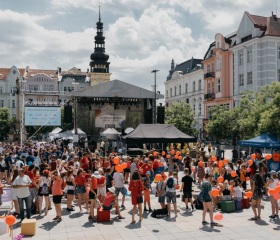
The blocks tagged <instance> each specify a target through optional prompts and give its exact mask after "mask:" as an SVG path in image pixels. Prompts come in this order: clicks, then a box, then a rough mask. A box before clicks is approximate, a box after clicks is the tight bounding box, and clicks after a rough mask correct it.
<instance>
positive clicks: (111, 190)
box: [108, 187, 116, 193]
mask: <svg viewBox="0 0 280 240" xmlns="http://www.w3.org/2000/svg"><path fill="white" fill-rule="evenodd" d="M108 190H109V191H110V192H111V193H115V192H116V189H115V188H114V187H110V188H108Z"/></svg>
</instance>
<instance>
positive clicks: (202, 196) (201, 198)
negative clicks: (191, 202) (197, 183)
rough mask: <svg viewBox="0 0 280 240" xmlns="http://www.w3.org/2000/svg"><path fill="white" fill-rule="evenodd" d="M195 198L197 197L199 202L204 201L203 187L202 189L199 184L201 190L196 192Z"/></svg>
mask: <svg viewBox="0 0 280 240" xmlns="http://www.w3.org/2000/svg"><path fill="white" fill-rule="evenodd" d="M197 198H198V200H199V201H200V202H203V201H204V189H203V186H201V191H200V193H199V194H198V196H197Z"/></svg>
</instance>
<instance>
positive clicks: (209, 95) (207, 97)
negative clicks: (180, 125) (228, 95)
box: [204, 93, 216, 101]
mask: <svg viewBox="0 0 280 240" xmlns="http://www.w3.org/2000/svg"><path fill="white" fill-rule="evenodd" d="M215 97H216V96H215V93H207V94H204V100H207V101H210V100H214V99H215Z"/></svg>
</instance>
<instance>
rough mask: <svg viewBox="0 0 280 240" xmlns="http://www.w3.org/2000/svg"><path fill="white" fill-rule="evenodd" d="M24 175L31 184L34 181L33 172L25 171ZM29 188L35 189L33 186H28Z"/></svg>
mask: <svg viewBox="0 0 280 240" xmlns="http://www.w3.org/2000/svg"><path fill="white" fill-rule="evenodd" d="M25 174H26V175H27V176H28V177H29V178H30V180H31V181H32V182H34V181H36V179H35V177H34V174H33V172H30V171H27V172H26V173H25ZM29 188H35V186H34V185H33V184H30V185H29Z"/></svg>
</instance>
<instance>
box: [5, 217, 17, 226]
mask: <svg viewBox="0 0 280 240" xmlns="http://www.w3.org/2000/svg"><path fill="white" fill-rule="evenodd" d="M5 222H6V224H7V225H9V226H12V225H14V224H15V222H16V218H15V217H14V216H13V215H8V216H7V217H6V219H5Z"/></svg>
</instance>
